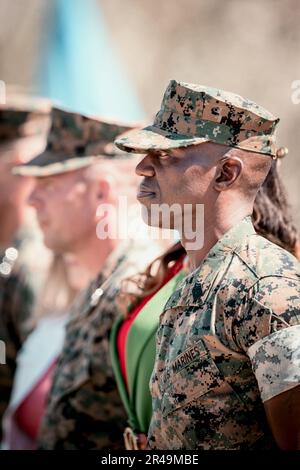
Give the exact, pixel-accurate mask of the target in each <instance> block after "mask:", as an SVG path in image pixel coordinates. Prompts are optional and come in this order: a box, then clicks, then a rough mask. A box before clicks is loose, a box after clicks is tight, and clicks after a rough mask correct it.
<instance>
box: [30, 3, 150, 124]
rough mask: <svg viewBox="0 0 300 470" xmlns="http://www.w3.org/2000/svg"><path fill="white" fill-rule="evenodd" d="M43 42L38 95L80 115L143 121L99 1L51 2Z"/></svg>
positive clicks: (141, 111) (39, 65)
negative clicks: (55, 101)
mask: <svg viewBox="0 0 300 470" xmlns="http://www.w3.org/2000/svg"><path fill="white" fill-rule="evenodd" d="M49 4H50V6H49V8H50V10H49V12H48V18H47V21H46V24H47V26H46V29H45V31H44V38H43V39H42V46H41V58H40V60H39V63H38V77H39V78H38V84H37V91H38V93H39V94H40V95H42V96H47V97H49V98H51V99H54V100H58V101H59V102H60V103H61V104H62V105H64V106H66V107H68V108H72V109H74V110H76V111H78V112H82V113H87V114H98V115H102V116H106V117H109V118H113V119H121V120H133V121H134V120H139V119H143V117H144V113H143V110H142V108H141V106H140V104H139V102H138V99H137V96H136V95H135V93H134V90H133V87H132V85H131V83H130V82H129V79H128V76H127V74H126V64H124V65H123V64H121V61H119V60H118V59H117V57H116V53H115V51H114V48H113V44H112V41H111V38H110V37H109V32H108V31H107V28H106V25H105V23H104V20H103V17H102V15H101V10H100V7H99V5H98V2H97V1H96V0H53V1H52V2H49Z"/></svg>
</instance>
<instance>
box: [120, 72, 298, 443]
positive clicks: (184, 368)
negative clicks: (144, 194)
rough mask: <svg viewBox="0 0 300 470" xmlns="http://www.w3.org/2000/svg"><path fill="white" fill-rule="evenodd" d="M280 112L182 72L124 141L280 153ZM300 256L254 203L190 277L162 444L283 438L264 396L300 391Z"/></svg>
mask: <svg viewBox="0 0 300 470" xmlns="http://www.w3.org/2000/svg"><path fill="white" fill-rule="evenodd" d="M277 122H278V119H275V118H274V117H273V116H272V115H271V114H270V113H269V112H268V111H266V110H264V109H263V108H261V107H260V106H258V105H257V104H255V103H253V102H251V101H249V100H246V99H243V98H241V97H240V96H238V95H234V94H232V93H228V92H224V91H222V90H217V89H213V88H207V87H203V86H198V85H189V84H185V83H178V82H176V81H171V83H170V84H169V87H168V88H167V91H166V93H165V96H164V99H163V102H162V107H161V110H160V111H159V113H158V114H157V116H156V118H155V122H154V125H153V126H149V127H148V128H145V129H143V130H137V131H133V132H132V133H128V134H127V135H126V136H125V137H123V138H120V139H118V140H117V141H116V144H117V145H118V146H119V147H120V148H122V149H124V150H127V151H129V152H130V151H131V152H132V151H136V152H144V153H147V152H151V150H155V151H158V150H159V151H160V150H168V149H170V148H171V149H172V148H183V147H189V146H190V145H196V144H201V143H204V142H208V141H209V142H213V143H218V144H221V145H225V146H229V147H236V148H240V149H243V150H246V151H247V158H252V157H251V155H252V154H251V152H254V153H256V154H258V153H259V154H265V155H270V156H271V157H272V158H276V157H281V156H283V155H284V154H285V153H286V150H285V149H277V148H276V142H275V136H274V130H275V127H276V124H277ZM153 155H154V156H153V159H154V158H155V154H153ZM170 158H171V157H170ZM182 158H183V154H182ZM170 165H171V163H170ZM147 168H148V167H147ZM155 168H156V167H155ZM140 171H141V172H142V170H140ZM149 172H150V170H148V173H149ZM148 173H147V174H148ZM153 174H154V170H153ZM164 176H165V177H166V175H164ZM173 202H176V201H173ZM299 268H300V266H299V262H298V261H297V260H296V258H294V257H293V256H292V255H290V254H289V253H288V252H286V251H285V250H283V249H282V248H280V247H278V246H276V245H274V244H272V243H271V242H269V241H268V240H266V239H265V238H262V237H261V236H259V235H258V234H256V233H255V230H254V228H253V225H252V222H251V216H250V215H249V216H247V217H245V218H243V219H242V220H240V222H239V223H237V224H236V225H234V226H232V227H231V228H230V229H229V230H228V231H227V232H226V233H225V234H224V235H223V236H222V237H221V238H220V239H219V240H218V241H217V243H216V244H215V245H214V246H213V247H212V248H211V249H210V250H209V251H208V254H207V255H206V256H205V257H204V259H202V261H201V262H200V265H199V266H198V267H197V269H196V270H194V271H193V272H192V273H191V274H189V275H188V276H187V277H186V278H185V279H184V280H183V281H182V282H181V284H180V285H179V286H178V288H177V289H176V291H175V292H174V293H173V294H172V296H171V297H170V299H169V300H168V302H167V304H166V306H165V308H164V311H163V313H162V315H161V317H160V326H159V330H158V333H157V344H156V361H155V366H154V370H153V374H152V378H151V382H150V388H151V394H152V398H153V416H152V421H151V424H150V429H149V434H148V440H149V446H150V448H151V449H189V450H191V449H199V450H208V449H210V450H213V449H214V450H216V449H272V448H276V447H277V444H276V442H275V439H274V437H273V435H272V432H271V429H270V427H269V423H268V421H267V417H266V413H265V409H264V405H265V404H266V403H270V400H272V399H274V398H276V397H278V395H280V394H282V393H284V392H287V393H288V391H296V392H295V393H297V391H298V394H299V384H300V298H299V295H300V269H299ZM295 396H296V395H295Z"/></svg>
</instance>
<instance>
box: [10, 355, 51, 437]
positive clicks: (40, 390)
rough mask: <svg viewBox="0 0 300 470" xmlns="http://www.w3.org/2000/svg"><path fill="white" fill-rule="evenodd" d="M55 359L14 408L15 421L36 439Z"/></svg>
mask: <svg viewBox="0 0 300 470" xmlns="http://www.w3.org/2000/svg"><path fill="white" fill-rule="evenodd" d="M56 364H57V360H56V361H55V362H54V363H53V364H52V365H51V366H50V367H49V368H48V369H47V371H46V372H45V374H44V375H43V376H42V378H41V379H40V380H39V382H38V383H37V384H36V385H35V387H34V388H33V390H32V391H31V392H30V393H29V395H27V397H26V398H25V399H24V400H23V401H22V403H21V404H20V406H19V407H18V409H17V410H16V415H15V417H16V421H17V423H18V425H19V426H20V428H21V429H22V430H23V432H25V433H26V434H27V435H28V436H30V437H31V438H32V439H34V440H36V439H37V436H38V431H39V427H40V423H41V420H42V417H43V415H44V413H45V408H46V400H47V398H48V394H49V391H50V388H51V385H52V379H53V373H54V369H55V367H56Z"/></svg>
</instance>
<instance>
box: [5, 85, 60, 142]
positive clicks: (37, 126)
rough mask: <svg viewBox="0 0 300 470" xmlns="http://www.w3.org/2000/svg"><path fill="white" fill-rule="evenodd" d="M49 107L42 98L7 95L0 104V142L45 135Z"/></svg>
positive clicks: (48, 122)
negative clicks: (4, 100)
mask: <svg viewBox="0 0 300 470" xmlns="http://www.w3.org/2000/svg"><path fill="white" fill-rule="evenodd" d="M50 109H51V105H50V101H49V100H47V99H44V98H37V97H33V96H30V95H26V94H22V93H13V94H8V96H7V97H6V102H5V103H1V104H0V142H7V141H11V140H14V139H21V138H24V137H32V136H35V135H43V134H44V135H45V134H46V132H47V131H48V128H49V124H50V119H49V113H50Z"/></svg>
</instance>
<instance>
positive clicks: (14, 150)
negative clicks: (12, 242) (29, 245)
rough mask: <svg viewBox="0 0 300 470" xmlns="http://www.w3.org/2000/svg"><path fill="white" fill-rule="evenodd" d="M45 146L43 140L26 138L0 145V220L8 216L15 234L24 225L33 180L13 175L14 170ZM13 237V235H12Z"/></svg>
mask: <svg viewBox="0 0 300 470" xmlns="http://www.w3.org/2000/svg"><path fill="white" fill-rule="evenodd" d="M44 145H45V140H44V139H43V138H39V137H38V138H36V137H34V138H24V139H18V140H15V141H12V142H9V143H4V144H0V219H1V222H2V223H5V218H6V217H7V216H8V217H9V220H10V225H11V230H12V232H15V231H17V230H18V229H19V227H20V226H21V225H22V223H23V219H24V215H25V210H26V208H27V199H28V195H29V194H30V192H31V190H32V187H33V179H32V178H30V177H22V176H18V175H13V174H12V169H13V167H14V166H16V165H18V164H22V163H24V162H26V161H28V160H30V159H32V158H34V157H35V156H36V155H37V154H38V153H40V152H41V151H42V150H43V148H44ZM12 236H13V233H12Z"/></svg>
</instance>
